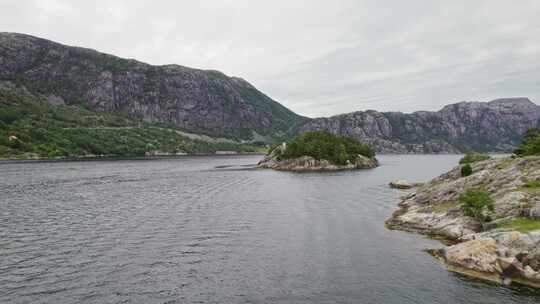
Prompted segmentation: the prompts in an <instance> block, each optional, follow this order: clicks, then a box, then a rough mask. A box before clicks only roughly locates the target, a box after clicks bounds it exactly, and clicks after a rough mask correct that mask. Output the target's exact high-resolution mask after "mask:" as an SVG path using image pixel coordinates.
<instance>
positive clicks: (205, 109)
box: [0, 33, 303, 141]
mask: <svg viewBox="0 0 540 304" xmlns="http://www.w3.org/2000/svg"><path fill="white" fill-rule="evenodd" d="M0 80H4V81H11V82H14V83H16V84H18V85H20V86H24V87H26V88H27V89H28V90H29V91H30V92H31V93H33V94H42V95H44V96H46V97H48V99H49V100H50V101H51V102H54V103H61V104H68V105H83V106H85V107H87V108H89V109H91V110H93V111H99V112H109V113H121V114H126V115H128V116H129V117H136V118H141V119H143V120H144V121H147V122H152V123H165V124H171V125H172V126H174V127H176V128H179V129H182V130H187V131H191V132H195V133H200V134H207V135H211V136H224V137H228V138H234V139H239V140H254V141H272V140H273V139H278V138H281V137H283V136H285V135H286V134H287V133H288V132H290V131H291V128H293V127H294V126H295V125H296V124H298V123H300V122H301V121H302V120H303V118H302V117H301V116H299V115H297V114H295V113H293V112H292V111H290V110H288V109H287V108H285V107H284V106H282V105H280V104H279V103H277V102H275V101H274V100H272V99H271V98H269V97H268V96H266V95H264V94H263V93H261V92H260V91H258V90H257V89H256V88H255V87H253V86H252V85H250V84H249V83H248V82H246V81H245V80H243V79H240V78H235V77H228V76H226V75H225V74H223V73H221V72H217V71H205V70H197V69H192V68H187V67H182V66H178V65H165V66H153V65H149V64H145V63H142V62H139V61H136V60H129V59H123V58H119V57H115V56H112V55H108V54H103V53H100V52H97V51H94V50H90V49H84V48H78V47H70V46H65V45H62V44H59V43H55V42H52V41H49V40H45V39H40V38H36V37H32V36H28V35H23V34H16V33H0Z"/></svg>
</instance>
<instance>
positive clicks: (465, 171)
mask: <svg viewBox="0 0 540 304" xmlns="http://www.w3.org/2000/svg"><path fill="white" fill-rule="evenodd" d="M471 174H472V167H471V165H470V164H466V165H463V166H461V176H462V177H465V176H469V175H471Z"/></svg>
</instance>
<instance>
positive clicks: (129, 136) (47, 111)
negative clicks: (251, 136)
mask: <svg viewBox="0 0 540 304" xmlns="http://www.w3.org/2000/svg"><path fill="white" fill-rule="evenodd" d="M261 149H263V148H262V147H259V146H253V145H246V144H239V143H229V142H206V141H201V140H192V139H189V138H187V137H185V136H182V135H181V134H178V133H177V132H176V130H174V129H167V128H162V127H158V126H157V125H152V124H148V123H145V122H143V121H142V120H140V119H133V118H128V117H124V116H121V115H113V114H107V113H97V112H92V111H89V110H86V109H84V108H81V107H77V106H64V105H60V106H55V105H51V104H49V103H47V102H46V101H45V100H44V99H42V98H39V97H36V96H35V95H32V94H30V93H28V92H27V91H25V90H24V89H20V88H5V87H4V88H0V158H32V157H74V156H85V155H86V156H91V155H106V156H137V155H145V154H147V153H150V154H152V153H167V154H176V153H190V154H206V153H214V152H215V151H221V150H226V151H236V152H261Z"/></svg>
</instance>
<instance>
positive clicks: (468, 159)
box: [459, 152, 491, 165]
mask: <svg viewBox="0 0 540 304" xmlns="http://www.w3.org/2000/svg"><path fill="white" fill-rule="evenodd" d="M490 158H491V157H490V156H489V155H487V154H482V153H476V152H470V153H467V154H465V156H464V157H463V158H462V159H460V160H459V163H460V164H462V165H464V164H470V163H474V162H478V161H483V160H487V159H490Z"/></svg>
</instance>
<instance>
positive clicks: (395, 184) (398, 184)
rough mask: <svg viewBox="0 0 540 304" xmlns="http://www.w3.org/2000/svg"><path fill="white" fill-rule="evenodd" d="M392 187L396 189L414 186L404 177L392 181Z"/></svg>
mask: <svg viewBox="0 0 540 304" xmlns="http://www.w3.org/2000/svg"><path fill="white" fill-rule="evenodd" d="M389 185H390V188H394V189H411V188H413V187H414V185H413V184H412V183H410V182H409V181H406V180H404V179H398V180H394V181H391V182H390V184H389Z"/></svg>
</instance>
